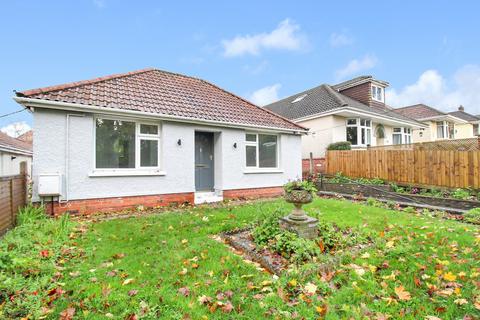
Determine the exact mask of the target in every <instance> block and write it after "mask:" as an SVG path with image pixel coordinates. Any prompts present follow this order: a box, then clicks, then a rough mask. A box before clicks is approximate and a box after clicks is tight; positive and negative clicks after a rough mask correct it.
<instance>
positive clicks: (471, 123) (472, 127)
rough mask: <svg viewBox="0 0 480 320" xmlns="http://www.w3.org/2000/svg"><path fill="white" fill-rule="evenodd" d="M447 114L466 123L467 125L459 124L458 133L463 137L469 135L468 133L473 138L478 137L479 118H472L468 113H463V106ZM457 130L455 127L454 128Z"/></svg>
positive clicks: (479, 131)
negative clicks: (470, 133)
mask: <svg viewBox="0 0 480 320" xmlns="http://www.w3.org/2000/svg"><path fill="white" fill-rule="evenodd" d="M448 114H450V115H452V116H454V117H457V118H460V119H463V120H465V121H468V124H459V125H458V131H461V132H462V134H464V135H469V132H472V135H473V136H474V137H476V136H479V135H480V128H479V124H480V117H478V116H474V115H473V114H470V113H468V112H465V108H464V107H463V106H459V107H458V110H457V111H452V112H449V113H448ZM455 129H457V127H456V128H455Z"/></svg>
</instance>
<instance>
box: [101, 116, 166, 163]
mask: <svg viewBox="0 0 480 320" xmlns="http://www.w3.org/2000/svg"><path fill="white" fill-rule="evenodd" d="M159 168H160V125H159V124H158V123H151V122H144V121H137V120H131V119H124V118H115V117H102V116H99V117H96V118H95V170H98V171H115V172H128V171H130V172H131V171H139V170H155V169H159Z"/></svg>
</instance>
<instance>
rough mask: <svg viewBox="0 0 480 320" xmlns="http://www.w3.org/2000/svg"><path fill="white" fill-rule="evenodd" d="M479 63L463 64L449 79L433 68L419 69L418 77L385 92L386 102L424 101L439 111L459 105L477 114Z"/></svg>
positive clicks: (404, 104) (479, 97) (478, 102)
mask: <svg viewBox="0 0 480 320" xmlns="http://www.w3.org/2000/svg"><path fill="white" fill-rule="evenodd" d="M479 88H480V66H478V65H466V66H463V67H462V68H460V69H458V70H457V71H456V72H455V73H454V75H453V77H451V78H450V79H448V78H445V77H444V76H442V75H441V74H440V73H439V72H438V71H437V70H427V71H425V72H423V73H422V74H421V75H420V77H419V78H418V80H417V81H416V82H415V83H413V84H411V85H407V86H405V87H404V88H403V89H401V90H396V89H393V88H392V89H390V90H387V92H386V99H387V100H386V102H387V103H388V104H389V105H392V106H395V107H402V106H407V105H412V104H417V103H424V104H427V105H430V106H432V107H434V108H438V109H440V110H443V111H454V110H456V109H457V108H458V106H459V105H463V106H464V107H465V111H467V112H469V113H472V114H480V90H479Z"/></svg>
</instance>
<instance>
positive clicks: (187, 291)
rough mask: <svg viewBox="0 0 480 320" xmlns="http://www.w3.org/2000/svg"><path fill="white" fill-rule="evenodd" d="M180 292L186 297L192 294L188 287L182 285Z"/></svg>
mask: <svg viewBox="0 0 480 320" xmlns="http://www.w3.org/2000/svg"><path fill="white" fill-rule="evenodd" d="M178 293H180V294H181V295H183V296H184V297H188V296H189V295H190V289H188V287H182V288H180V289H178Z"/></svg>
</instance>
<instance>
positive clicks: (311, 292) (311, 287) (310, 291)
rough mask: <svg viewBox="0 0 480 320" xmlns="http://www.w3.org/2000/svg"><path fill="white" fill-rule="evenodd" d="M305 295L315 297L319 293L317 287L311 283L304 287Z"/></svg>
mask: <svg viewBox="0 0 480 320" xmlns="http://www.w3.org/2000/svg"><path fill="white" fill-rule="evenodd" d="M304 290H305V293H306V294H308V295H311V296H313V295H314V294H315V292H317V286H316V285H314V284H313V283H311V282H308V283H307V284H306V285H305V287H304Z"/></svg>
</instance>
